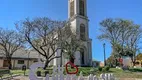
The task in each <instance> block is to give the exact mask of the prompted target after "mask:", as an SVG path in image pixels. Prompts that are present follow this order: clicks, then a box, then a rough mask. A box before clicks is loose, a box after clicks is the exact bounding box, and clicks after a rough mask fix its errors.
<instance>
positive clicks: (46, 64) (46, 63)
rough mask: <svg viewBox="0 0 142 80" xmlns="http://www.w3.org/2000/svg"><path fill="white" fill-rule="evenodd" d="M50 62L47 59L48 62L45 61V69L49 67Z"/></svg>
mask: <svg viewBox="0 0 142 80" xmlns="http://www.w3.org/2000/svg"><path fill="white" fill-rule="evenodd" d="M48 64H49V61H48V60H46V62H45V66H44V68H43V69H44V70H45V69H46V68H47V67H48Z"/></svg>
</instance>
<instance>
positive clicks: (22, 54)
mask: <svg viewBox="0 0 142 80" xmlns="http://www.w3.org/2000/svg"><path fill="white" fill-rule="evenodd" d="M4 57H5V55H4V54H0V58H4ZM38 57H39V54H38V53H37V52H36V51H30V50H29V51H25V50H24V49H19V50H17V51H16V52H15V53H14V54H13V55H12V58H14V59H29V58H31V59H36V58H38Z"/></svg>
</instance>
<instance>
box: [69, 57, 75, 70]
mask: <svg viewBox="0 0 142 80" xmlns="http://www.w3.org/2000/svg"><path fill="white" fill-rule="evenodd" d="M70 62H72V63H73V64H74V57H73V56H70ZM71 68H73V67H72V66H71Z"/></svg>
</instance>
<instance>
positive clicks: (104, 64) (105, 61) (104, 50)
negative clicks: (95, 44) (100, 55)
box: [103, 43, 106, 66]
mask: <svg viewBox="0 0 142 80" xmlns="http://www.w3.org/2000/svg"><path fill="white" fill-rule="evenodd" d="M103 48H104V66H106V54H105V43H104V44H103Z"/></svg>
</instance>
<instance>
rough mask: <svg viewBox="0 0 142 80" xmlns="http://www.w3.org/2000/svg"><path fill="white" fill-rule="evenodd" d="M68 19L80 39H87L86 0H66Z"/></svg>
mask: <svg viewBox="0 0 142 80" xmlns="http://www.w3.org/2000/svg"><path fill="white" fill-rule="evenodd" d="M68 19H69V21H70V23H71V26H72V27H71V28H72V31H74V32H75V33H76V34H77V35H78V36H79V37H80V39H82V40H87V39H89V37H88V36H89V34H88V32H89V29H88V21H89V20H88V17H87V3H86V0H68Z"/></svg>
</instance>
